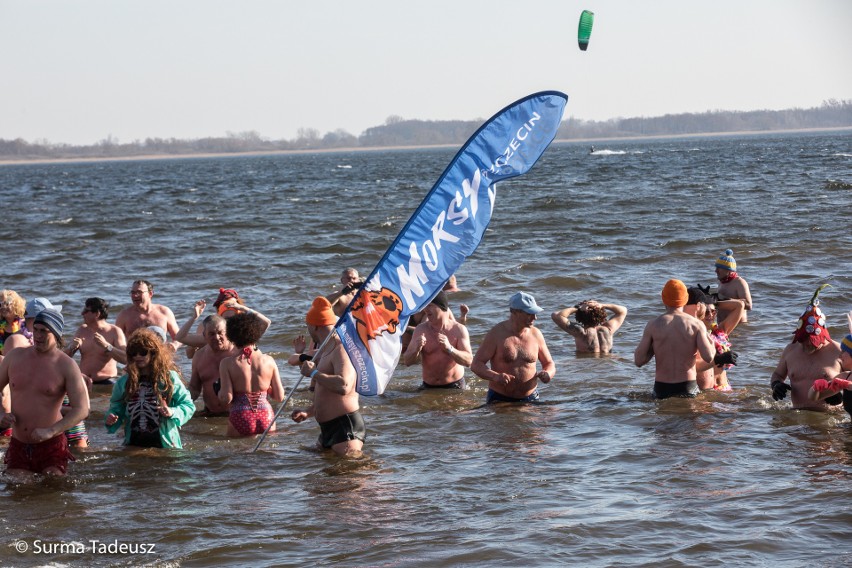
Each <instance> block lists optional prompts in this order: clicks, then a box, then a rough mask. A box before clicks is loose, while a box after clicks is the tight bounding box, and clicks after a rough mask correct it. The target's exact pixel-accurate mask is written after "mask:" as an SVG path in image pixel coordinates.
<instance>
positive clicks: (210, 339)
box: [189, 315, 239, 416]
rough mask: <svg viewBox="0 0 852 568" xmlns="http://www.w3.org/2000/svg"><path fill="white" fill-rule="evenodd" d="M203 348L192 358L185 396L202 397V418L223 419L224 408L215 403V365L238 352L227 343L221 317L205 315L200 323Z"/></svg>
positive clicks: (216, 379) (216, 377) (217, 395)
mask: <svg viewBox="0 0 852 568" xmlns="http://www.w3.org/2000/svg"><path fill="white" fill-rule="evenodd" d="M202 326H203V327H202V330H203V332H202V333H203V335H204V339H205V341H206V342H207V345H205V346H204V347H202V348H201V349H199V350H198V352H197V353H196V354H195V356H194V357H193V358H192V374H191V376H190V379H189V395H190V396H191V397H192V400H195V399H196V398H198V395H199V394H200V395H202V398H203V400H204V414H205V415H206V416H227V415H228V405H227V404H223V403H222V402H221V401H220V400H219V388H220V382H219V365H220V364H221V363H222V360H223V359H225V358H226V357H234V356H236V355H238V354H239V351H238V350H237V348H236V347H234V344H233V343H231V342H230V341H228V338H227V331H226V329H227V328H226V322H225V318H223V317H222V316H218V315H212V316H207V317H206V318H204V322H203V323H202Z"/></svg>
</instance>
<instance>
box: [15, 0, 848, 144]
mask: <svg viewBox="0 0 852 568" xmlns="http://www.w3.org/2000/svg"><path fill="white" fill-rule="evenodd" d="M584 9H587V10H591V11H593V12H594V13H595V23H594V29H593V31H592V37H591V41H590V43H589V48H588V51H585V52H583V51H580V50H579V48H578V46H577V24H578V20H579V17H580V13H581V12H582V11H583V10H584ZM850 26H852V1H850V0H713V1H711V2H697V1H693V2H689V1H684V0H641V1H640V0H582V1H569V0H561V1H557V0H523V1H521V0H516V1H507V0H451V1H450V0H430V1H428V2H407V1H405V0H360V1H355V0H336V1H332V0H309V1H302V0H239V1H224V0H143V1H138V0H76V1H69V0H0V138H2V139H7V140H9V139H16V138H23V139H25V140H27V141H30V142H39V141H42V142H43V141H49V142H52V143H68V144H92V143H96V142H99V141H102V140H104V139H107V138H108V137H109V138H111V139H112V140H117V141H119V142H133V141H136V140H144V139H145V138H148V137H152V138H186V139H196V138H203V137H208V136H226V135H228V134H239V133H244V132H252V131H253V132H256V133H258V134H259V135H260V136H262V137H263V138H267V139H272V140H279V139H288V140H289V139H293V138H296V137H297V135H298V133H299V129H315V130H318V131H319V133H320V135H324V134H325V133H327V132H331V131H335V130H338V129H342V130H345V131H347V132H349V133H350V134H354V135H356V136H357V135H359V134H361V133H362V132H363V131H364V130H366V129H367V128H369V127H372V126H378V125H381V124H384V123H385V121H386V119H387V118H388V117H390V116H399V117H402V118H405V119H421V120H476V119H482V120H484V119H487V118H488V117H490V116H491V115H493V114H494V113H496V112H497V111H499V110H500V109H501V108H503V107H504V106H506V105H508V104H510V103H512V102H513V101H515V100H517V99H520V98H522V97H524V96H526V95H528V94H531V93H534V92H537V91H542V90H550V89H555V90H560V91H563V92H565V93H567V94H568V96H569V101H568V106H567V108H566V111H565V116H566V117H574V118H579V119H584V120H607V119H611V118H618V117H638V116H660V115H664V114H671V113H681V112H704V111H708V110H758V109H770V110H780V109H785V108H793V107H800V108H810V107H814V106H819V105H821V104H822V102H823V101H825V100H828V99H832V98H834V99H852V72H850V69H852V33H850V31H849V29H850Z"/></svg>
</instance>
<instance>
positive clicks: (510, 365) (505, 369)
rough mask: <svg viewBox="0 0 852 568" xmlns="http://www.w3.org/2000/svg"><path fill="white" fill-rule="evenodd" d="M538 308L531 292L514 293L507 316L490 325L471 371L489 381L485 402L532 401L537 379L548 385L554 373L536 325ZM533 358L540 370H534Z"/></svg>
mask: <svg viewBox="0 0 852 568" xmlns="http://www.w3.org/2000/svg"><path fill="white" fill-rule="evenodd" d="M541 310H542V309H541V308H540V307H539V306H538V304H536V303H535V298H533V297H532V296H531V295H530V294H527V293H526V292H518V293H516V294H514V295H513V296H512V297H511V298H510V299H509V319H507V320H505V321H502V322H500V323H498V324H497V325H495V326H494V327H492V328H491V331H489V332H488V333H487V334H486V335H485V339H483V340H482V345H480V346H479V349H477V351H476V355H475V356H474V358H473V363H471V365H470V370H471V371H473V372H474V373H476V374H477V375H478V376H479V377H481V378H483V379H485V380H486V381H488V394H487V395H486V398H485V404H491V403H493V402H535V401H536V400H538V398H539V394H538V381H541V382H542V383H545V384H547V383H549V382H550V381H551V379H553V376H554V375H555V374H556V365H555V364H554V363H553V359H552V358H551V357H550V351H548V349H547V344H546V343H545V342H544V336H543V335H542V334H541V331H539V329H538V328H537V327H535V318H536V314H538V313H539V312H541ZM536 361H538V362H539V363H541V371H536ZM489 364H490V365H491V368H490V369H489V367H488V365H489Z"/></svg>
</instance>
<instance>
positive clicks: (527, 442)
mask: <svg viewBox="0 0 852 568" xmlns="http://www.w3.org/2000/svg"><path fill="white" fill-rule="evenodd" d="M453 154H454V150H417V151H414V150H411V151H386V152H368V153H336V154H315V155H286V156H264V157H234V158H218V159H186V160H163V161H128V162H110V163H91V164H55V165H29V166H5V167H0V191H2V193H0V204H2V207H3V210H4V212H5V217H6V222H5V223H4V225H3V228H2V232H0V236H2V241H3V243H4V255H3V272H2V274H3V282H2V283H0V286H2V287H4V288H12V289H15V290H17V291H18V292H20V293H21V294H22V295H23V296H25V297H27V298H29V297H32V296H36V295H43V296H47V297H49V298H50V299H51V300H52V301H53V302H54V303H61V304H62V305H63V306H64V313H65V314H66V318H67V321H68V324H67V327H68V328H71V329H73V327H75V326H76V325H79V323H80V319H79V316H78V315H77V314H79V312H80V310H81V308H82V303H83V300H84V299H85V298H86V297H89V296H101V297H104V298H106V299H108V300H110V301H111V302H112V303H113V309H112V313H111V317H110V319H111V321H112V320H114V317H115V314H116V313H117V312H118V310H119V309H121V308H122V307H124V306H125V305H127V304H129V295H128V291H129V289H130V284H131V282H132V281H133V280H135V279H137V278H144V279H147V280H150V281H152V282H153V283H154V285H155V301H157V302H160V303H164V304H166V305H168V306H170V307H171V308H172V309H173V310H174V311H175V313H176V314H177V317H178V320H179V322H181V323H182V322H183V321H185V319H186V318H187V316H188V315H189V313H190V310H191V306H192V304H193V302H194V301H195V300H196V299H198V298H202V297H206V298H208V299H209V298H214V297H215V294H216V291H217V289H218V288H219V287H220V286H226V287H234V288H236V289H237V290H239V291H240V293H241V294H242V295H243V296H244V297H245V298H246V300H247V301H248V303H249V304H250V305H252V306H253V307H255V308H257V309H259V310H260V311H262V312H263V313H265V314H267V315H268V316H269V317H270V318H271V319H272V320H273V326H272V328H271V329H270V330H269V332H268V333H267V335H266V336H265V337H264V339H263V341H262V344H261V348H262V349H263V350H264V351H265V352H268V353H271V354H272V355H273V356H275V357H276V359H278V361H279V363H280V366H281V369H282V378H283V380H284V382H285V385H286V386H288V388H289V387H290V386H292V385H293V384H294V383H295V381H296V379H297V375H296V373H295V372H293V370H292V369H290V368H288V367H286V365H285V364H284V358H285V357H286V356H287V355H288V354H289V353H290V344H291V341H292V339H293V337H294V336H296V335H297V334H299V333H303V332H304V328H303V320H304V314H305V311H306V310H307V308H308V306H309V304H310V301H311V299H312V298H313V297H314V296H315V295H317V294H327V293H329V292H331V291H332V290H333V286H334V285H335V284H336V283H337V281H338V277H339V273H340V270H341V269H342V268H344V267H346V266H350V265H352V266H355V267H357V268H359V269H361V271H362V272H365V273H366V272H369V271H370V269H371V268H372V267H373V266H374V265H375V263H376V262H377V261H378V259H379V258H380V257H381V255H382V253H383V252H384V250H385V249H386V248H387V246H388V244H389V243H390V242H391V241H392V240H393V238H394V237H395V236H396V234H397V233H398V231H399V230H400V229H401V227H402V225H403V224H404V223H405V221H406V220H407V219H408V217H409V216H410V214H411V213H412V211H413V210H414V209H415V208H416V206H417V204H418V203H419V201H420V200H421V199H422V197H423V196H424V195H425V194H426V192H427V191H428V190H429V188H430V187H431V185H432V183H434V181H435V180H436V179H437V178H438V177H439V175H440V174H441V172H442V171H443V169H444V167H445V166H446V164H447V163H448V162H449V160H450V159H451V158H452V156H453ZM850 195H852V136H850V135H849V134H848V133H847V134H832V135H825V134H813V135H776V136H755V137H731V138H715V139H714V138H695V139H689V140H660V141H651V142H649V141H644V142H617V143H615V142H613V143H609V144H604V143H596V152H595V153H594V154H591V155H590V154H589V148H588V146H585V145H578V144H568V145H562V144H557V145H553V146H551V148H550V149H549V150H548V151H547V153H546V154H545V156H544V157H543V158H542V159H541V161H540V162H539V164H537V166H536V167H535V168H534V169H533V171H532V172H530V173H529V174H527V175H526V176H524V177H521V178H517V179H515V180H512V181H510V182H506V183H504V184H501V185H500V187H499V188H498V201H497V206H496V208H495V211H494V217H493V220H492V222H491V225H490V228H489V230H488V232H487V234H486V236H485V238H484V240H483V242H482V244H481V245H480V247H479V249H478V250H477V251H476V253H475V254H474V255H473V256H472V257H471V258H469V259H468V260H467V261H466V262H465V264H464V265H463V266H462V268H461V270H460V271H459V272H458V279H459V284H460V286H461V288H462V289H463V291H462V292H459V293H456V294H454V295H452V297H451V302H452V305H453V308H454V309H457V305H458V303H466V304H468V305H469V306H470V307H471V315H470V319H469V329H470V333H471V341H472V343H473V345H474V348H476V346H477V345H478V344H479V342H480V341H481V339H482V337H483V336H484V334H485V333H486V332H487V331H488V329H489V328H490V327H491V326H492V325H494V324H495V323H497V322H498V321H500V320H501V319H503V318H505V317H506V315H507V306H506V303H507V301H508V297H509V296H510V295H511V294H512V293H513V292H515V291H517V290H521V289H523V290H526V291H529V292H531V293H533V294H534V295H535V296H536V298H537V300H538V302H539V304H541V305H542V306H543V307H544V308H545V310H546V311H545V312H544V313H543V314H542V317H541V318H540V319H539V321H538V322H537V325H538V326H539V327H540V328H541V329H542V331H543V333H544V335H545V338H546V339H547V341H548V344H549V346H550V349H551V352H552V353H553V355H554V358H555V360H556V366H557V374H556V377H555V379H554V380H553V382H552V383H550V384H549V385H543V386H542V387H541V392H542V404H540V405H536V406H521V407H514V406H495V407H488V408H485V407H482V403H483V401H484V398H485V391H486V385H485V384H484V383H483V382H481V381H477V380H471V381H470V382H471V384H472V385H473V388H472V389H471V390H468V391H466V392H455V393H434V392H427V393H420V392H418V391H417V390H416V387H417V385H418V384H419V382H420V381H419V373H420V369H419V367H411V368H406V367H400V368H398V369H397V371H396V373H395V375H394V379H393V381H392V382H391V384H390V386H389V388H388V391H387V392H386V394H385V395H383V396H381V397H377V398H363V399H362V401H361V402H362V406H363V412H364V416H365V420H366V423H367V430H368V438H367V444H366V446H365V453H366V455H365V457H364V458H363V459H361V460H355V461H353V460H340V459H336V458H334V457H331V456H329V455H325V454H321V453H318V452H317V451H315V450H314V449H313V445H314V441H315V439H316V436H317V433H318V428H317V426H316V424H315V423H314V422H309V423H306V424H300V425H296V424H293V423H292V422H290V421H289V419H287V418H286V416H287V414H289V412H288V411H285V412H284V413H283V415H282V418H280V419H279V429H280V431H279V433H277V434H275V435H273V436H272V437H271V438H269V439H268V441H267V442H265V443H264V444H263V445H262V446H261V449H260V451H258V452H257V453H253V454H252V453H250V450H251V448H252V447H253V445H254V443H255V441H254V440H246V439H239V440H237V439H232V440H231V439H227V438H226V437H225V436H224V432H225V427H226V420H225V419H222V418H218V419H205V418H194V419H192V420H191V421H190V422H189V423H188V424H187V425H186V426H185V427H184V429H183V432H182V437H183V441H184V446H185V449H184V450H183V451H172V452H170V451H166V450H125V449H123V448H122V447H121V439H120V438H119V437H117V436H112V435H108V434H107V433H106V431H105V429H104V427H103V425H102V423H103V416H104V410H105V408H106V406H107V400H108V396H109V390H108V389H104V388H103V387H100V389H98V388H97V387H96V389H97V390H95V392H94V395H93V404H92V413H91V415H90V417H89V420H88V423H89V429H90V434H91V437H92V440H91V444H92V445H91V447H90V448H89V449H87V450H83V451H77V452H76V454H77V456H78V460H77V462H76V463H74V464H72V465H71V466H70V470H69V476H68V478H67V479H64V480H52V481H45V482H42V483H40V484H36V485H35V486H31V487H22V486H15V485H9V484H6V485H5V486H3V487H2V489H0V491H2V500H3V506H2V507H0V526H2V529H0V530H2V536H0V565H3V566H34V565H51V566H71V565H73V566H77V565H87V566H108V565H110V566H112V565H116V566H135V565H140V564H146V563H150V564H155V563H156V564H157V565H161V566H210V567H214V566H297V565H298V566H321V565H341V566H430V567H431V566H457V565H475V566H557V565H576V566H636V565H640V566H641V565H647V566H772V567H773V568H775V567H780V566H848V565H850V564H852V544H850V541H849V535H850V532H852V514H850V513H849V506H848V499H849V495H850V490H851V489H852V482H850V477H851V476H852V426H850V419H849V416H848V415H846V414H845V413H838V414H834V415H824V414H818V413H811V412H797V411H793V410H791V408H790V405H789V401H784V402H782V403H776V402H774V401H773V400H772V398H771V396H770V392H769V387H768V384H769V377H770V374H771V372H772V370H773V368H774V367H775V364H776V363H777V359H778V356H779V354H780V352H781V350H782V349H783V347H784V345H785V344H786V343H787V342H788V341H789V339H790V336H791V333H792V331H793V329H794V325H795V319H796V317H798V315H799V314H800V313H801V311H802V310H803V309H804V307H805V304H806V303H807V300H808V299H809V298H810V296H811V294H812V293H813V291H814V290H815V289H816V287H817V285H819V284H820V283H823V282H829V283H830V284H831V285H832V287H831V288H828V289H827V290H825V291H824V292H823V294H822V300H823V302H822V307H823V308H824V310H825V311H826V312H827V313H828V314H829V328H830V330H831V333H832V335H833V336H834V337H835V338H840V337H842V335H843V334H845V333H847V332H846V331H845V329H846V321H845V313H846V312H848V311H849V310H850V309H852V254H850V250H852V237H850V231H849V222H848V218H847V217H848V215H846V211H847V210H848V206H849V205H850V203H852V199H850ZM729 247H730V248H732V249H733V250H734V252H735V257H736V259H737V262H738V264H739V272H740V274H741V275H742V276H743V277H744V278H746V279H747V280H748V282H749V284H750V285H751V289H752V293H753V296H754V305H755V308H754V311H753V312H752V313H751V314H750V316H749V317H750V322H749V323H748V324H747V325H744V326H741V327H740V328H739V329H738V330H737V331H736V332H735V335H734V337H733V341H734V344H735V349H736V350H737V351H738V352H739V353H740V354H741V356H740V364H739V365H738V366H737V367H736V368H735V369H734V370H733V371H732V372H731V373H730V378H731V382H732V384H733V386H734V392H733V393H731V394H720V393H709V394H704V395H702V396H700V397H699V398H697V399H694V400H671V399H670V400H665V401H654V400H652V399H651V397H650V389H651V385H652V383H653V365H650V366H649V367H646V368H642V369H637V368H636V367H635V366H634V365H633V358H632V355H633V349H634V348H635V346H636V344H637V343H638V341H639V337H640V335H641V332H642V329H643V327H644V325H645V323H646V322H647V321H648V320H649V319H650V318H652V317H654V316H655V315H657V314H659V313H661V311H662V305H661V302H660V295H659V293H660V289H661V287H662V285H663V283H664V282H665V281H666V280H667V279H668V278H672V277H676V278H681V279H683V280H684V281H686V282H687V283H688V284H694V283H696V282H700V283H702V284H705V285H706V284H712V283H714V274H713V261H714V259H715V258H716V257H717V256H718V255H719V254H720V253H721V252H722V251H723V250H724V249H725V248H729ZM589 297H594V298H598V299H601V300H606V301H612V302H615V303H619V304H623V305H626V306H627V307H628V308H629V310H630V312H629V315H628V317H627V321H626V323H625V325H624V326H623V328H622V329H621V331H619V333H618V334H617V335H616V338H615V352H614V353H613V354H612V355H611V356H606V357H577V356H576V355H575V353H574V351H573V340H571V338H570V337H568V336H567V335H566V334H564V333H563V332H561V331H560V330H558V329H557V328H556V326H555V325H554V324H553V323H552V322H551V321H550V318H549V317H548V314H549V313H550V312H551V311H553V310H556V309H560V308H562V307H565V306H567V305H573V304H574V303H576V302H577V301H578V300H581V299H584V298H589ZM180 363H181V365H182V368H183V369H184V371H185V374H186V376H188V371H189V363H188V361H187V360H186V359H185V358H181V360H180ZM300 388H301V387H300ZM306 394H307V393H305V392H301V391H300V392H297V393H296V395H295V397H294V402H295V404H296V405H301V404H304V403H306V402H307V401H308V399H307V396H306ZM291 404H292V403H291ZM37 541H38V542H37ZM92 541H98V545H106V544H112V543H125V544H134V545H137V546H138V545H139V544H153V545H154V553H153V554H141V553H118V554H100V553H92V551H91V548H90V547H91V543H92ZM21 542H23V543H25V544H26V546H27V547H28V550H27V551H26V552H23V553H21V552H18V549H16V546H21ZM74 543H78V544H79V545H82V546H84V547H86V551H84V552H78V551H76V550H69V548H70V547H71V545H72V544H74ZM60 544H65V545H66V550H64V551H62V550H59V551H54V552H49V551H46V549H48V548H50V547H51V546H52V547H58V546H59V545H60ZM96 546H97V545H96ZM37 549H40V550H41V552H39V551H38V550H37Z"/></svg>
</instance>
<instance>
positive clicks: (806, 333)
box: [769, 284, 843, 411]
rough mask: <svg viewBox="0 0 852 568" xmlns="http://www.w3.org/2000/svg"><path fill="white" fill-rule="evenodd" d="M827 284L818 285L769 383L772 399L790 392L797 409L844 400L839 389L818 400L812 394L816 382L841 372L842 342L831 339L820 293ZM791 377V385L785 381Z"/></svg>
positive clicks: (827, 407) (826, 406)
mask: <svg viewBox="0 0 852 568" xmlns="http://www.w3.org/2000/svg"><path fill="white" fill-rule="evenodd" d="M826 286H828V284H823V285H822V286H820V287H819V288H817V290H816V292H814V295H813V296H812V297H811V301H810V302H809V303H808V306H807V308H805V311H804V312H803V313H802V315H801V316H800V317H799V320H798V323H797V327H796V331H794V332H793V341H792V342H791V343H790V344H789V345H787V347H785V348H784V351H782V352H781V357H780V359H779V361H778V366H777V367H776V368H775V371H773V373H772V377H771V378H770V382H769V384H770V388H771V389H772V398H773V399H775V400H776V401H781V400H784V399H785V398H786V397H787V393H788V392H790V393H791V400H792V402H793V408H796V409H804V410H817V411H826V410H830V409H832V407H837V405H839V404H840V403H841V402H843V395H842V394H840V393H839V392H835V393H833V395H832V396H828V397H827V398H822V397H817V398H816V399H815V400H812V399H811V398H810V396H809V392H810V390H811V387H812V386H813V383H814V381H816V380H817V379H824V380H826V381H830V380H831V379H832V378H834V377H836V376H837V375H838V374H839V373H840V356H841V352H840V345H839V344H838V343H837V342H836V341H834V340H832V339H831V336H830V335H829V333H828V329H827V328H826V321H825V314H824V313H823V311H822V309H820V307H819V293H820V291H822V289H823V288H825V287H826ZM788 377H789V378H790V383H789V384H788V383H787V382H785V381H786V379H787V378H788Z"/></svg>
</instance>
